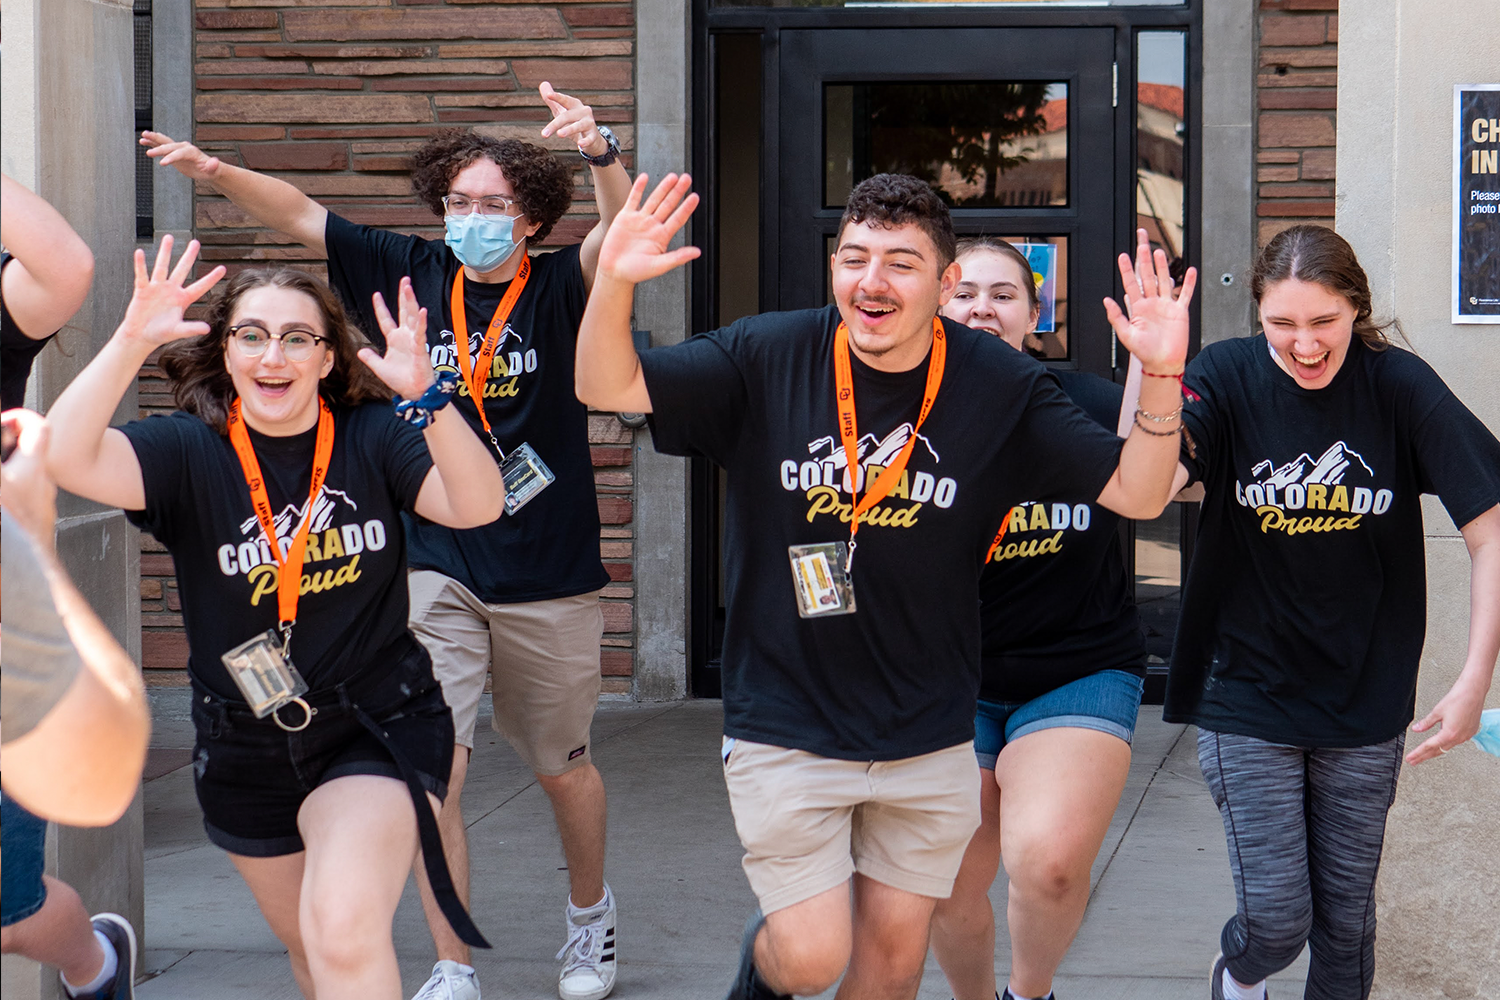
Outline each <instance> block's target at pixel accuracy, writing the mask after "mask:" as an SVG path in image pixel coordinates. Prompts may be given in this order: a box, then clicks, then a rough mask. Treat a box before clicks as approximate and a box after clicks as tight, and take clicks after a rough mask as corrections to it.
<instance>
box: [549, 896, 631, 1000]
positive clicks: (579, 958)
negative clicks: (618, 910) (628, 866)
mask: <svg viewBox="0 0 1500 1000" xmlns="http://www.w3.org/2000/svg"><path fill="white" fill-rule="evenodd" d="M565 912H566V915H567V922H568V940H567V943H566V944H564V945H563V946H562V950H561V951H559V952H558V953H557V958H559V959H562V961H563V967H562V972H561V973H559V974H558V977H557V995H558V996H559V997H561V998H562V1000H602V998H604V997H607V996H609V994H610V991H611V990H613V989H614V988H615V922H616V916H615V894H614V893H613V892H611V891H610V888H609V886H608V885H606V886H605V887H604V899H603V900H601V901H600V902H599V903H597V904H596V905H594V906H591V907H589V908H588V909H586V910H580V909H578V908H577V907H576V906H574V905H573V901H572V900H571V899H569V900H568V908H567V910H566V911H565Z"/></svg>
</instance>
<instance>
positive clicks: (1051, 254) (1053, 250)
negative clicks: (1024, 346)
mask: <svg viewBox="0 0 1500 1000" xmlns="http://www.w3.org/2000/svg"><path fill="white" fill-rule="evenodd" d="M1016 249H1017V250H1019V251H1021V252H1022V253H1023V254H1025V255H1026V260H1027V261H1028V262H1029V263H1030V264H1031V280H1033V281H1035V282H1036V297H1037V302H1038V303H1039V304H1040V305H1041V307H1042V315H1041V317H1040V318H1039V319H1038V320H1037V323H1036V332H1037V333H1052V332H1054V331H1055V330H1056V328H1057V244H1056V243H1017V244H1016Z"/></svg>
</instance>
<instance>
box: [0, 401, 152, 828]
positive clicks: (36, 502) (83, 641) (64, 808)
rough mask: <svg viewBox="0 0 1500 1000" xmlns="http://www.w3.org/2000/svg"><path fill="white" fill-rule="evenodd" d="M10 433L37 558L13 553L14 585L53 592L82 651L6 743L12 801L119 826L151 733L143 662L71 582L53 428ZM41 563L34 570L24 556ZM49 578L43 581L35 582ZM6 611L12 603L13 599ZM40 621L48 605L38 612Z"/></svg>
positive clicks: (14, 497)
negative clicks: (47, 699)
mask: <svg viewBox="0 0 1500 1000" xmlns="http://www.w3.org/2000/svg"><path fill="white" fill-rule="evenodd" d="M5 422H6V424H7V425H8V426H15V427H16V428H18V429H19V432H20V433H19V435H18V443H17V445H16V453H15V454H14V455H13V456H12V457H11V458H10V459H9V460H8V461H6V463H5V470H4V474H3V478H4V499H3V502H4V504H5V510H6V513H7V514H8V515H10V516H11V517H14V518H15V519H16V522H17V523H18V524H19V525H20V526H21V527H22V528H23V529H24V534H25V535H26V536H27V537H26V538H23V539H21V540H20V542H21V543H22V544H24V543H25V542H26V541H28V540H29V541H30V543H31V544H30V546H29V548H30V553H13V552H11V551H10V549H9V546H10V545H11V543H12V541H13V539H11V538H7V540H6V546H7V549H6V554H7V556H8V557H10V556H15V557H16V558H14V559H10V558H7V562H8V563H10V564H11V568H12V569H13V570H18V569H20V568H21V567H23V566H26V567H28V572H27V576H26V577H25V578H22V577H13V578H12V579H11V580H10V581H8V582H9V585H10V586H13V587H35V586H37V585H38V584H43V585H44V586H45V588H46V591H45V595H44V596H42V598H41V599H42V600H43V601H46V600H47V599H48V598H50V601H51V603H52V605H53V608H55V610H56V613H57V619H54V620H61V623H62V627H63V631H64V632H65V633H66V634H67V638H68V642H69V644H70V645H71V646H72V647H73V651H74V652H76V653H77V656H78V659H77V661H76V662H77V663H78V672H77V674H76V675H75V676H74V678H73V682H72V684H70V685H69V686H68V688H67V690H66V691H65V692H64V693H63V695H62V697H61V698H59V699H58V701H57V703H56V704H55V705H53V706H52V708H51V710H50V711H48V712H47V714H45V715H44V716H42V718H41V720H40V721H39V722H37V724H36V725H35V726H34V727H33V728H32V729H31V731H30V732H28V733H26V734H25V735H24V736H21V737H19V738H17V739H13V740H10V741H9V742H7V743H6V744H5V762H4V771H3V774H4V781H5V794H7V795H14V796H15V797H16V799H17V800H18V801H19V802H20V803H21V804H22V805H24V806H25V807H26V808H27V809H30V810H31V811H32V812H34V813H36V814H37V815H39V816H42V817H45V818H46V819H51V820H55V821H57V822H59V823H67V824H69V825H72V826H103V825H105V824H108V823H113V822H114V821H115V820H117V819H119V818H120V815H121V813H123V812H124V811H125V808H126V807H127V806H129V805H130V800H131V799H133V798H134V797H135V789H136V786H137V785H138V784H139V783H140V780H141V767H142V765H143V764H144V763H145V759H146V743H147V740H148V737H149V735H150V732H151V718H150V713H149V712H148V711H147V709H146V699H145V691H144V689H143V688H142V686H141V678H140V674H139V673H138V672H137V670H136V668H135V663H134V662H133V661H132V660H131V659H130V657H129V656H128V655H127V654H126V652H125V650H123V649H121V648H120V644H119V643H118V642H116V641H115V639H114V636H112V635H110V633H109V630H108V629H106V628H105V627H104V624H103V623H102V622H101V621H99V617H98V616H97V615H95V614H94V611H93V609H92V608H90V607H89V605H88V602H87V601H85V600H84V599H83V597H82V595H80V594H79V593H78V590H77V588H75V587H74V586H73V582H72V581H71V580H69V579H68V575H67V573H66V572H64V570H63V568H62V566H61V565H60V564H59V563H58V562H57V557H56V555H55V554H54V553H53V551H52V526H53V522H54V521H55V519H56V514H57V511H56V506H55V501H56V496H57V487H56V485H55V484H53V482H52V480H51V479H50V478H48V476H47V473H46V469H45V468H44V459H45V457H46V450H47V440H48V436H49V431H50V428H49V427H48V425H47V422H46V420H44V419H43V418H42V417H41V415H39V414H36V413H32V412H31V411H29V410H12V411H10V412H9V413H7V414H6V416H5ZM27 555H35V557H36V558H35V562H32V561H31V560H30V559H28V558H26V556H27ZM36 570H40V572H41V577H42V579H41V580H38V579H36V578H35V577H34V576H33V575H32V574H34V572H35V571H36ZM7 603H10V601H9V600H7ZM33 610H34V611H37V612H38V613H42V612H44V610H45V605H41V606H35V607H34V608H33Z"/></svg>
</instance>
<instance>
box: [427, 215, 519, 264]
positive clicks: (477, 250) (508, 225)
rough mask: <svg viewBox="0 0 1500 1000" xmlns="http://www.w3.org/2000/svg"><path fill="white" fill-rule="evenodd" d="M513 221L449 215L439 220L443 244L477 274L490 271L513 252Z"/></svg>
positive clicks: (500, 217)
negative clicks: (441, 220) (443, 234)
mask: <svg viewBox="0 0 1500 1000" xmlns="http://www.w3.org/2000/svg"><path fill="white" fill-rule="evenodd" d="M515 221H516V220H515V219H513V218H511V217H510V216H508V215H480V214H479V213H478V212H470V213H469V214H468V215H449V216H446V217H445V218H444V219H443V226H444V229H445V230H446V235H445V236H444V237H443V242H444V243H447V244H448V245H449V246H450V247H452V248H453V252H454V254H456V255H457V257H458V259H459V260H460V261H461V262H462V263H464V264H466V265H467V266H469V267H472V268H473V269H474V270H476V271H478V272H479V273H480V274H484V273H485V272H486V271H492V270H494V269H495V268H496V267H498V266H499V265H500V264H501V263H502V262H503V261H504V260H505V259H506V258H507V257H509V256H510V255H511V254H513V253H515V251H516V243H515V240H514V239H512V238H511V237H512V235H513V232H512V230H513V228H514V226H515Z"/></svg>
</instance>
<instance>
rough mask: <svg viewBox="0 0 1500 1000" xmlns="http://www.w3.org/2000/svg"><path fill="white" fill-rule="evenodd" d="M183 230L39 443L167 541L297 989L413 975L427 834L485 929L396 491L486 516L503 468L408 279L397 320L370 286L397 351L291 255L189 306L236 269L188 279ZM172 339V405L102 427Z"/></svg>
mask: <svg viewBox="0 0 1500 1000" xmlns="http://www.w3.org/2000/svg"><path fill="white" fill-rule="evenodd" d="M171 251H172V238H171V237H170V236H168V237H164V238H163V240H162V244H161V250H160V252H159V253H158V255H157V258H156V264H155V267H154V268H153V269H152V270H151V272H149V273H148V272H147V269H146V260H145V254H144V253H143V252H142V251H140V250H137V251H136V252H135V294H134V296H133V297H132V299H131V301H130V305H129V307H128V308H127V310H126V313H125V318H124V319H123V320H122V321H121V323H120V326H119V328H118V329H117V330H116V331H115V333H114V335H113V336H112V337H111V338H110V340H109V342H108V343H107V344H106V345H105V346H104V348H103V349H102V350H101V351H100V352H99V354H98V355H97V356H96V357H95V358H94V360H93V361H91V362H90V363H89V365H88V366H87V367H86V368H85V369H84V370H83V371H82V372H81V373H80V374H79V376H78V378H76V379H75V380H74V381H73V383H72V384H71V385H69V386H68V388H67V389H66V390H65V391H64V392H63V393H62V395H61V396H59V397H58V399H57V402H56V403H54V404H53V406H52V409H51V411H50V413H49V421H50V422H51V424H52V427H53V434H52V435H51V437H50V440H49V444H48V448H47V468H48V471H49V472H50V473H51V474H52V475H53V476H54V477H55V478H56V480H57V482H58V484H59V485H60V486H61V487H63V488H64V489H67V490H69V491H71V492H73V493H76V494H78V495H79V496H82V497H85V498H87V499H90V500H94V501H96V502H98V503H102V504H107V505H111V506H119V507H122V508H124V509H125V511H126V516H127V517H128V518H129V519H130V520H131V522H132V523H134V524H136V525H137V526H139V527H141V528H142V529H144V530H146V531H149V532H151V533H152V534H153V535H155V536H156V538H157V539H158V540H159V541H160V542H161V543H162V544H163V545H165V546H166V548H167V551H169V552H170V553H171V554H172V561H173V565H174V566H175V568H176V573H177V579H178V584H179V588H180V590H181V593H182V613H183V620H184V624H185V625H186V628H187V637H188V673H189V676H190V677H191V680H192V692H191V694H192V718H193V723H194V728H195V730H196V732H197V742H196V745H195V749H194V782H193V784H194V789H195V791H196V793H197V797H198V803H199V805H200V807H201V808H202V810H203V822H204V829H205V831H206V832H207V834H208V837H209V839H210V840H211V841H212V842H213V843H214V844H216V845H217V846H219V847H221V848H223V849H224V850H225V851H227V852H228V853H229V855H230V860H231V861H232V862H233V863H234V866H235V868H236V869H237V870H238V871H239V873H240V875H241V876H242V877H243V878H244V880H245V882H246V884H247V885H248V886H249V887H250V890H251V892H252V893H253V894H254V896H255V899H256V902H257V903H258V904H259V906H260V909H261V912H262V914H263V915H264V916H265V918H266V921H267V923H269V924H270V926H271V929H272V931H273V932H275V934H276V936H277V937H278V938H279V939H280V940H281V942H282V943H283V944H284V945H285V946H286V947H287V950H288V952H289V955H290V959H291V965H292V971H293V973H294V975H295V976H296V979H297V982H298V984H299V985H300V986H301V988H302V992H303V993H304V995H306V996H308V997H312V996H314V995H316V996H317V997H318V998H319V1000H331V998H332V1000H337V998H349V1000H355V998H359V1000H368V998H380V1000H398V998H399V996H400V990H401V978H400V970H399V969H398V968H397V964H396V951H395V946H394V943H393V941H392V926H391V925H392V920H393V919H394V917H395V912H396V904H397V902H398V901H399V900H400V897H401V890H402V887H403V886H404V885H405V884H406V878H407V873H408V872H409V870H410V868H411V865H412V861H413V858H414V857H415V856H417V854H418V844H419V843H420V844H421V845H422V846H423V848H424V850H423V851H422V854H423V855H424V860H425V862H426V865H427V868H428V870H429V871H430V872H431V874H432V879H433V881H434V883H435V884H437V885H439V886H444V887H445V890H444V892H443V895H442V902H443V907H444V913H445V914H446V915H447V916H448V918H449V919H451V920H452V921H453V922H454V926H455V927H456V928H458V930H457V931H456V933H462V934H463V935H464V936H465V938H466V939H467V940H470V941H473V942H475V943H483V940H484V939H483V937H482V936H481V935H480V934H479V931H478V930H477V928H475V927H474V925H473V923H472V922H471V921H470V920H469V918H468V915H467V913H465V911H464V907H463V906H462V905H461V904H460V902H459V900H458V898H457V896H456V895H455V894H454V892H453V891H452V887H451V883H450V882H449V878H448V872H447V868H446V866H445V864H444V862H443V857H442V851H441V839H440V837H439V834H438V830H437V821H436V813H437V810H438V808H439V805H440V802H441V799H442V797H443V795H444V794H445V791H446V789H445V784H446V778H447V775H448V773H449V769H450V767H451V763H452V753H453V721H452V713H451V711H450V710H449V708H448V706H447V704H446V703H445V702H444V701H443V695H442V691H441V689H440V688H439V686H438V684H437V681H436V680H435V679H434V677H433V674H432V666H431V659H430V657H429V656H428V654H427V651H426V649H425V648H424V647H423V646H422V644H421V643H420V642H418V641H417V639H416V637H415V636H414V635H413V634H412V633H411V630H410V629H408V628H407V626H406V603H407V592H406V580H405V576H406V546H405V544H404V538H403V534H402V532H401V529H400V521H399V514H400V512H402V511H403V510H410V511H414V512H415V513H416V514H418V515H419V516H421V517H424V518H428V519H431V520H433V521H435V522H438V523H441V524H447V525H451V526H453V527H455V528H461V527H471V526H475V525H480V524H485V523H487V522H489V521H493V520H494V519H495V518H497V517H499V516H500V511H501V502H500V495H501V489H502V487H501V483H500V475H499V472H498V470H497V469H496V468H495V467H494V465H493V464H492V463H490V462H489V460H488V458H487V456H486V455H485V451H484V446H483V444H482V443H481V442H480V441H478V440H477V439H476V438H475V437H474V435H473V434H472V433H471V432H470V431H469V429H468V427H467V425H466V424H465V422H464V421H463V420H462V419H460V418H459V416H458V415H457V413H456V412H455V411H454V410H453V409H452V408H451V407H448V406H447V403H448V402H450V401H451V399H452V393H453V388H454V381H453V380H452V379H451V378H438V377H437V376H436V375H435V373H434V372H433V370H432V365H431V364H430V362H429V361H428V356H427V351H426V336H425V333H426V331H425V329H424V327H425V324H426V322H427V315H426V311H425V310H422V309H419V308H418V306H417V302H416V298H415V296H413V294H412V290H411V285H410V283H409V282H402V283H401V284H400V288H399V293H398V296H399V303H398V308H399V316H400V320H399V323H398V322H397V320H395V319H392V317H391V315H390V313H389V312H388V311H387V310H386V307H385V304H384V300H383V299H381V298H379V297H377V298H376V301H375V312H376V315H377V317H378V319H379V322H380V329H381V332H382V333H383V334H384V337H383V338H382V339H383V344H384V354H383V356H382V354H380V353H377V352H376V351H374V350H371V349H370V348H368V347H366V348H364V349H362V350H361V349H360V348H359V337H358V333H357V332H356V331H355V329H354V328H353V326H352V324H350V323H349V322H348V320H347V318H346V317H345V314H344V310H343V308H342V307H341V306H340V304H339V301H338V299H337V298H335V297H334V295H333V293H332V291H330V290H329V288H328V286H327V285H325V284H324V283H323V282H322V281H320V280H319V279H317V278H315V277H313V276H311V275H309V274H306V273H304V272H301V271H297V270H294V269H292V268H270V269H250V270H244V271H241V272H239V273H237V274H236V275H235V276H234V277H233V278H232V279H231V280H230V281H228V282H227V283H226V286H225V290H224V293H223V294H222V295H221V296H219V297H218V299H217V300H216V301H214V302H213V303H212V304H211V305H210V307H209V309H208V312H207V317H206V319H207V322H190V321H188V320H186V319H184V316H183V312H184V310H185V309H186V308H187V307H188V306H190V305H192V304H193V303H194V302H196V301H197V300H198V299H199V298H200V297H202V296H203V295H204V294H205V293H206V292H207V291H208V290H209V289H210V288H211V287H212V286H213V285H214V284H216V283H217V282H218V281H219V280H220V279H221V278H223V277H224V268H222V267H217V268H214V269H213V270H212V271H210V272H209V273H208V274H207V275H205V276H203V277H202V278H199V279H198V280H197V281H194V282H192V283H188V281H187V278H188V274H189V272H190V271H191V268H192V265H193V261H194V259H195V258H196V256H197V251H198V243H197V241H193V242H192V243H190V244H189V245H188V249H187V252H186V253H185V254H183V256H182V258H181V260H180V261H178V263H177V265H176V267H170V262H171ZM159 347H166V348H167V349H166V351H165V352H164V354H163V356H162V368H163V369H164V370H165V371H166V372H167V374H168V375H169V376H170V377H171V378H172V379H173V382H174V392H175V394H176V398H177V403H178V405H179V406H180V407H181V409H180V410H179V411H178V412H176V413H173V414H170V415H166V416H152V417H147V418H145V419H143V420H135V421H131V422H130V423H127V424H125V425H123V426H121V427H110V426H109V422H110V419H111V417H112V416H113V414H114V412H115V409H116V407H117V406H118V405H119V401H120V399H121V397H122V396H123V395H124V394H125V392H126V391H127V390H128V389H129V388H130V386H131V385H132V384H133V383H134V381H135V378H136V373H137V372H138V371H139V369H140V366H141V364H142V363H144V362H145V360H146V358H147V357H148V356H149V355H150V354H151V353H152V352H153V351H155V350H156V349H157V348H159ZM387 386H388V387H389V389H388V388H387ZM391 389H394V390H395V391H396V392H397V393H399V394H400V395H399V396H398V397H397V399H396V400H394V401H392V400H391V398H390V390H391ZM419 428H420V429H419Z"/></svg>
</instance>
